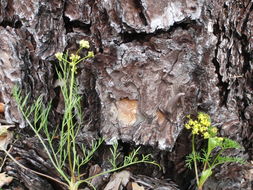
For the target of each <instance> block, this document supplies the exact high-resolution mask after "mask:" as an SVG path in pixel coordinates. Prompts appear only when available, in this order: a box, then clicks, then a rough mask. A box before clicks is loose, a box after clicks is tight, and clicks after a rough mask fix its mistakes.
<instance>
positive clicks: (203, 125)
mask: <svg viewBox="0 0 253 190" xmlns="http://www.w3.org/2000/svg"><path fill="white" fill-rule="evenodd" d="M187 118H188V122H187V123H186V124H185V128H186V129H189V130H191V133H192V153H191V154H190V155H188V156H187V157H186V166H187V167H188V168H190V169H192V164H193V165H194V171H195V176H196V181H197V186H198V190H202V188H203V185H204V183H205V182H206V180H207V179H208V178H209V177H210V176H211V175H212V170H213V169H214V168H215V167H216V166H218V165H220V164H224V163H226V162H237V163H241V164H242V163H244V160H243V159H242V158H239V157H230V156H224V155H222V154H223V153H224V151H225V150H227V149H231V148H241V146H240V145H239V144H238V143H237V142H236V141H234V140H231V139H229V138H225V137H218V136H217V131H218V130H217V128H216V127H214V126H212V125H211V119H210V116H209V115H208V114H206V113H203V112H199V113H198V116H197V118H196V119H192V118H191V117H190V116H187ZM196 135H198V136H201V137H202V138H204V139H206V140H207V141H208V142H207V148H206V149H203V150H202V153H201V154H200V153H199V152H197V151H196V148H195V136H196ZM214 150H216V151H214ZM214 152H215V153H214ZM197 162H200V163H201V165H202V166H203V169H202V172H201V173H200V174H199V168H198V166H199V165H198V164H197Z"/></svg>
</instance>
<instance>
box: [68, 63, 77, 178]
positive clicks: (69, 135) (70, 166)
mask: <svg viewBox="0 0 253 190" xmlns="http://www.w3.org/2000/svg"><path fill="white" fill-rule="evenodd" d="M75 65H76V64H75V63H74V65H73V66H72V67H71V78H70V91H69V98H68V102H66V103H67V106H70V108H71V109H66V110H68V114H67V117H68V119H67V127H68V129H67V130H68V131H67V154H68V161H69V168H70V172H71V180H73V179H74V168H73V165H72V157H71V144H72V139H71V132H72V127H73V121H72V119H73V118H72V101H73V100H72V99H73V87H74V81H75V78H74V77H75V69H76V67H75Z"/></svg>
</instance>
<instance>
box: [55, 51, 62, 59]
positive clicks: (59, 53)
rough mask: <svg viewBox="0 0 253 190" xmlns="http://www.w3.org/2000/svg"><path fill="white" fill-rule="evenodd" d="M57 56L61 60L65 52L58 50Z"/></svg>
mask: <svg viewBox="0 0 253 190" xmlns="http://www.w3.org/2000/svg"><path fill="white" fill-rule="evenodd" d="M55 57H56V58H57V59H58V60H61V59H62V57H63V53H61V52H57V53H56V54H55Z"/></svg>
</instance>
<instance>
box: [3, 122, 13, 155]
mask: <svg viewBox="0 0 253 190" xmlns="http://www.w3.org/2000/svg"><path fill="white" fill-rule="evenodd" d="M10 127H11V126H10V125H0V150H3V149H4V150H6V149H7V146H8V144H9V143H10V141H11V139H12V137H13V133H12V132H10V131H8V128H10Z"/></svg>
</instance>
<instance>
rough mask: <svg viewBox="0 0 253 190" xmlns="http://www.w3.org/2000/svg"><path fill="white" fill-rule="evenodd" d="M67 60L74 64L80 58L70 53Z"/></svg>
mask: <svg viewBox="0 0 253 190" xmlns="http://www.w3.org/2000/svg"><path fill="white" fill-rule="evenodd" d="M69 59H70V60H71V61H72V62H73V63H74V62H76V61H78V60H79V59H80V56H79V55H75V54H73V53H72V54H71V56H70V58H69Z"/></svg>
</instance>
